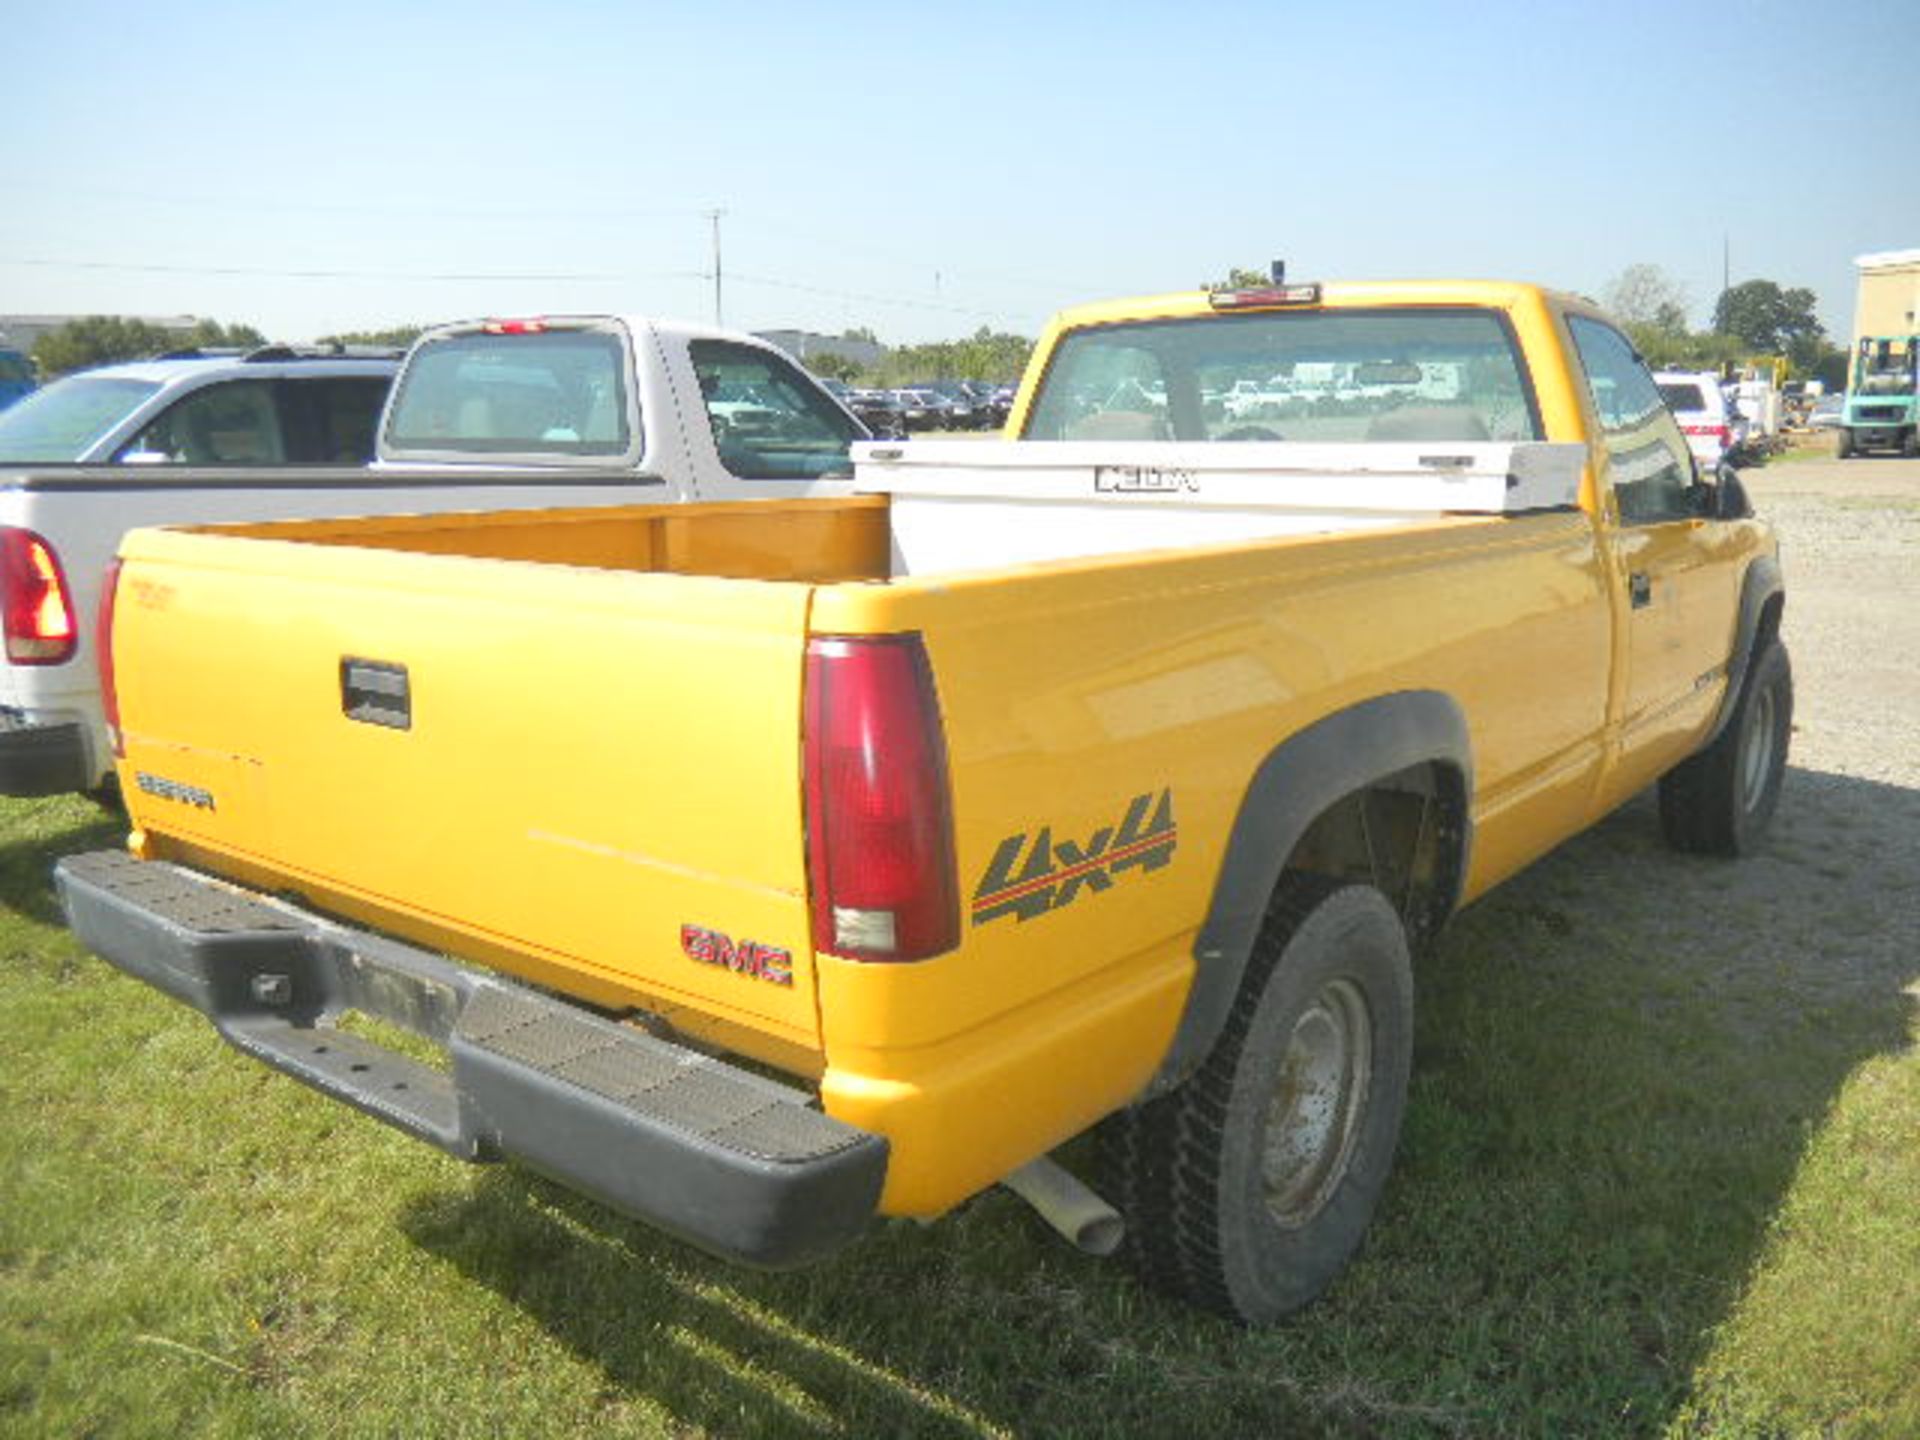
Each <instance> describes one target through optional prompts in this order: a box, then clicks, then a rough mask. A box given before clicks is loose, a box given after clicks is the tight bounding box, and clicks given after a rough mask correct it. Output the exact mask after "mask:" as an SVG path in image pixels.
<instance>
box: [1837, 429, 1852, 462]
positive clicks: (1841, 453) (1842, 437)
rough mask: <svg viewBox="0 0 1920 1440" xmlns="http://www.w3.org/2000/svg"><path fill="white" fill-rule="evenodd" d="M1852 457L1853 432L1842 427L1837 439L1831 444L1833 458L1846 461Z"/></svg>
mask: <svg viewBox="0 0 1920 1440" xmlns="http://www.w3.org/2000/svg"><path fill="white" fill-rule="evenodd" d="M1852 456H1853V432H1852V431H1851V430H1848V429H1846V428H1845V427H1842V428H1841V430H1840V433H1839V436H1838V438H1836V439H1835V440H1834V442H1833V458H1834V459H1836V460H1847V459H1851V458H1852Z"/></svg>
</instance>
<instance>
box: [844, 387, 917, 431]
mask: <svg viewBox="0 0 1920 1440" xmlns="http://www.w3.org/2000/svg"><path fill="white" fill-rule="evenodd" d="M846 405H847V408H848V409H849V410H851V411H853V413H854V414H855V415H857V416H859V417H860V423H861V424H863V425H865V426H866V427H867V429H869V430H871V431H872V432H873V433H874V436H875V437H876V438H877V439H881V440H899V439H901V438H903V437H904V436H905V435H906V433H907V422H906V419H905V417H904V416H903V415H902V413H901V405H900V402H899V401H898V400H896V399H894V398H893V392H892V391H890V390H854V391H852V392H850V393H849V395H848V396H847V401H846Z"/></svg>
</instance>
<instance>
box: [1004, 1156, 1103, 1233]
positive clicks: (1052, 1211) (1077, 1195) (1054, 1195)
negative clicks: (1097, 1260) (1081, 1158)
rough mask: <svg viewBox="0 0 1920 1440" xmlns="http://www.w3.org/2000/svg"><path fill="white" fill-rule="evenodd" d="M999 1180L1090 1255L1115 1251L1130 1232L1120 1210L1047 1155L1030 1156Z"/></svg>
mask: <svg viewBox="0 0 1920 1440" xmlns="http://www.w3.org/2000/svg"><path fill="white" fill-rule="evenodd" d="M1000 1183H1001V1184H1002V1185H1004V1186H1006V1187H1007V1189H1009V1190H1011V1191H1013V1193H1014V1194H1016V1195H1018V1196H1019V1197H1020V1198H1021V1199H1022V1200H1024V1201H1026V1202H1027V1204H1029V1205H1031V1206H1032V1207H1033V1208H1034V1210H1035V1211H1037V1212H1038V1213H1039V1216H1040V1218H1041V1219H1042V1220H1044V1221H1046V1222H1047V1224H1049V1225H1051V1226H1052V1227H1053V1228H1054V1229H1055V1230H1058V1231H1059V1232H1060V1233H1061V1234H1062V1235H1064V1236H1066V1238H1067V1239H1068V1240H1069V1241H1071V1242H1072V1243H1073V1244H1074V1246H1076V1247H1077V1248H1078V1249H1081V1250H1084V1251H1085V1252H1086V1253H1087V1254H1089V1255H1111V1254H1113V1252H1114V1251H1115V1250H1117V1249H1119V1248H1120V1240H1121V1238H1122V1237H1123V1236H1124V1235H1125V1234H1126V1233H1127V1222H1126V1221H1125V1220H1123V1219H1121V1218H1120V1212H1119V1211H1118V1210H1116V1209H1114V1208H1113V1206H1111V1205H1109V1204H1108V1203H1107V1202H1106V1201H1104V1200H1102V1199H1101V1198H1100V1197H1099V1196H1098V1195H1096V1194H1094V1193H1093V1191H1092V1190H1091V1189H1089V1188H1088V1187H1087V1186H1086V1185H1085V1184H1084V1183H1083V1182H1082V1181H1081V1180H1079V1179H1078V1178H1076V1177H1075V1176H1073V1175H1072V1174H1070V1173H1069V1172H1068V1171H1067V1170H1066V1169H1065V1168H1064V1167H1062V1166H1061V1165H1059V1164H1057V1163H1055V1162H1054V1161H1053V1160H1052V1159H1050V1158H1049V1157H1047V1156H1045V1155H1042V1156H1041V1157H1040V1158H1039V1159H1038V1160H1029V1161H1028V1162H1027V1163H1026V1164H1025V1165H1022V1166H1021V1167H1020V1168H1019V1169H1018V1170H1016V1171H1014V1172H1013V1173H1012V1174H1011V1175H1009V1176H1007V1178H1006V1179H1004V1180H1002V1181H1001V1182H1000Z"/></svg>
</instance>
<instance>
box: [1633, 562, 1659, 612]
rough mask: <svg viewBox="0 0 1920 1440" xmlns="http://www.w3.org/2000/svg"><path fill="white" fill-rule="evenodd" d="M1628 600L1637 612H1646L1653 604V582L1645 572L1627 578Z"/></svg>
mask: <svg viewBox="0 0 1920 1440" xmlns="http://www.w3.org/2000/svg"><path fill="white" fill-rule="evenodd" d="M1627 598H1628V599H1629V600H1631V601H1632V602H1633V608H1634V609H1636V610H1644V609H1646V608H1647V606H1649V605H1651V604H1652V603H1653V580H1652V578H1651V577H1650V576H1649V575H1647V573H1646V572H1645V571H1644V570H1636V571H1635V572H1634V573H1633V574H1631V575H1629V576H1627Z"/></svg>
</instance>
